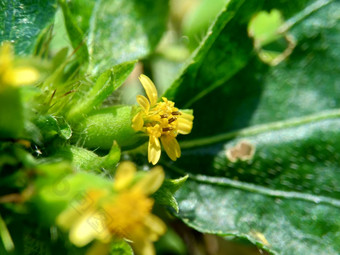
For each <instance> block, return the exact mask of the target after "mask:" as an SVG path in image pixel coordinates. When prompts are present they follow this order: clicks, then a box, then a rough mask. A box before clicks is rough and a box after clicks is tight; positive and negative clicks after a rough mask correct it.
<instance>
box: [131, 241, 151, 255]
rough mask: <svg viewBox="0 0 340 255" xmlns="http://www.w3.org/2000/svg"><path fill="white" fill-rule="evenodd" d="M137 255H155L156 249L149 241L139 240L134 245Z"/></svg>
mask: <svg viewBox="0 0 340 255" xmlns="http://www.w3.org/2000/svg"><path fill="white" fill-rule="evenodd" d="M132 246H133V248H134V251H135V252H136V255H155V254H156V252H155V247H154V246H153V244H152V243H151V242H149V241H148V240H145V239H144V240H139V241H135V242H133V243H132Z"/></svg>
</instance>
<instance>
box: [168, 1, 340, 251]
mask: <svg viewBox="0 0 340 255" xmlns="http://www.w3.org/2000/svg"><path fill="white" fill-rule="evenodd" d="M247 3H248V4H249V3H250V2H247ZM230 4H231V3H230ZM230 4H229V5H230ZM270 7H271V8H276V9H279V10H280V11H282V13H283V14H284V15H285V14H286V15H287V16H284V17H285V18H286V21H285V23H284V24H283V28H282V29H285V30H286V32H287V33H289V34H290V35H291V36H293V37H294V40H295V41H296V46H295V48H294V51H293V52H292V54H291V55H290V56H289V57H286V59H285V60H284V61H283V62H281V63H280V64H279V65H277V66H275V67H270V66H268V65H266V64H265V63H263V62H261V61H260V60H259V59H258V58H257V57H256V56H252V57H249V59H248V60H247V62H246V63H245V65H244V67H243V68H242V69H240V70H238V72H237V73H236V74H234V75H233V77H229V78H227V79H225V80H223V79H224V78H226V77H224V78H223V79H222V80H220V81H218V80H217V81H218V82H221V86H220V87H219V88H216V89H215V90H214V91H211V93H209V94H205V95H204V96H202V97H199V98H197V100H196V101H195V102H193V104H192V105H191V107H192V108H193V110H194V115H195V120H194V127H193V131H192V134H190V135H188V136H186V138H185V141H183V142H181V143H180V144H181V148H182V157H181V158H180V159H178V161H177V162H176V163H174V164H170V163H169V164H166V165H167V167H168V169H170V170H172V171H173V172H177V173H179V174H180V175H184V174H189V178H188V180H187V182H186V185H184V186H183V187H182V188H181V189H180V190H179V191H178V192H177V193H176V195H175V197H176V199H177V201H178V204H179V214H178V216H179V217H180V218H181V219H183V221H184V222H185V223H187V224H188V225H189V226H191V227H193V228H195V229H197V230H199V231H202V232H205V233H215V234H219V235H222V236H236V237H242V238H247V239H248V240H250V241H251V242H253V243H255V244H257V245H258V246H259V247H264V248H265V249H266V250H268V251H269V252H271V253H273V254H281V255H290V254H332V255H336V254H339V251H340V245H339V244H340V235H339V231H338V230H339V228H340V220H339V217H338V215H339V214H340V189H339V187H340V178H339V177H340V166H339V159H340V154H339V151H340V148H339V145H338V144H339V142H338V141H339V139H340V136H339V126H340V110H339V109H340V103H339V102H340V98H339V97H340V96H339V92H338V90H339V82H338V81H339V79H340V65H339V63H340V55H339V54H338V52H340V48H339V43H338V41H339V35H340V33H339V32H340V22H339V18H340V17H339V14H338V13H340V12H339V11H340V4H339V2H336V1H310V2H309V4H308V5H305V6H304V8H303V9H302V10H300V11H298V9H295V12H296V11H298V12H297V13H296V14H295V15H293V16H291V17H290V18H289V19H287V17H289V15H288V14H287V13H289V14H293V13H294V11H293V10H292V9H294V8H293V7H292V5H290V4H288V6H287V8H283V9H281V8H282V5H281V3H278V5H277V6H275V4H274V2H271V3H270ZM255 9H256V8H255ZM263 9H264V10H267V11H268V9H269V7H268V5H267V4H265V5H264V7H263ZM269 10H270V9H269ZM237 16H238V14H237V13H236V14H235V17H237ZM232 22H236V21H235V20H234V19H233V21H231V23H230V24H232ZM230 24H229V25H230ZM229 25H228V24H227V26H226V27H228V26H229ZM230 26H231V25H230ZM239 28H240V29H241V28H242V29H243V30H241V31H238V33H239V34H240V35H242V34H243V37H242V36H240V37H234V38H232V40H233V42H234V45H238V46H237V47H242V42H241V41H246V40H248V39H249V38H248V36H247V34H246V33H245V30H246V27H245V26H244V27H239ZM221 35H222V34H221ZM238 40H241V41H240V42H239V44H238V43H237V42H238ZM219 45H220V47H221V48H220V49H219V50H220V51H223V49H224V46H223V45H222V44H219ZM214 47H216V45H215V46H214ZM225 47H228V46H225ZM213 51H215V49H213V48H211V52H213ZM211 54H212V53H211ZM221 58H222V57H221ZM225 61H227V60H225ZM230 61H233V59H232V58H231V59H230ZM207 64H208V65H209V64H210V65H212V64H211V62H206V63H201V65H202V66H201V67H200V68H201V69H199V73H198V76H200V77H201V80H196V82H197V83H198V84H197V86H200V84H210V83H206V82H207V81H209V80H210V79H216V73H217V74H218V72H219V71H218V70H217V71H213V68H215V66H211V67H209V66H206V65H207ZM217 64H223V62H219V61H217ZM227 66H228V65H225V66H220V67H218V69H220V70H222V69H223V68H225V70H226V72H228V70H227V69H226V67H227ZM207 70H211V75H210V76H209V77H206V76H203V73H205V74H207ZM186 75H188V76H189V73H188V74H186ZM217 76H218V75H217ZM194 77H195V76H194ZM211 77H213V78H211ZM188 79H189V78H188ZM207 86H208V85H207ZM184 89H185V88H181V89H180V90H179V91H181V90H184ZM178 93H179V94H177V95H178V96H179V98H180V99H181V95H182V94H181V93H182V92H178ZM188 93H189V92H188ZM183 98H184V97H183ZM176 103H177V101H176Z"/></svg>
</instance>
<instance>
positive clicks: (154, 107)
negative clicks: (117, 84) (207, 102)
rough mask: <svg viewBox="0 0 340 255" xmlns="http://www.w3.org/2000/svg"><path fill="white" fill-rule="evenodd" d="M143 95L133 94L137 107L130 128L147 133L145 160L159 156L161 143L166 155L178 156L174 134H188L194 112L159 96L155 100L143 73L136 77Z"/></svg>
mask: <svg viewBox="0 0 340 255" xmlns="http://www.w3.org/2000/svg"><path fill="white" fill-rule="evenodd" d="M139 80H140V82H141V83H142V85H143V87H144V90H145V92H146V95H147V98H146V97H144V96H141V95H138V96H137V102H138V104H139V106H140V108H141V110H140V111H139V112H138V113H137V114H136V115H135V116H134V118H133V119H132V128H133V129H134V130H136V131H143V132H145V133H146V134H147V135H148V136H149V146H148V160H149V162H151V163H152V164H154V165H155V164H156V163H157V162H158V160H159V158H160V156H161V144H160V141H161V142H162V145H163V147H164V150H165V152H166V153H167V154H168V156H169V158H171V159H172V160H176V159H177V158H179V157H180V156H181V148H180V147H179V144H178V142H177V140H176V137H177V135H178V134H184V135H185V134H189V133H190V132H191V129H192V122H193V119H194V116H193V115H192V114H188V113H185V112H183V111H180V110H179V109H178V108H176V107H175V103H174V102H172V101H169V100H168V99H167V98H165V97H162V100H163V101H162V102H158V103H157V100H158V95H157V90H156V87H155V85H154V84H153V82H152V81H151V80H150V79H149V78H148V77H147V76H145V75H143V74H142V75H141V76H140V77H139Z"/></svg>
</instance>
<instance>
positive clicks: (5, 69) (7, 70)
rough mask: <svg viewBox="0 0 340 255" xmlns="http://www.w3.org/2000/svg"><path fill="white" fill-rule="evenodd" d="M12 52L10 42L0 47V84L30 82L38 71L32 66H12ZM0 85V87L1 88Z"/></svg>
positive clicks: (16, 84)
mask: <svg viewBox="0 0 340 255" xmlns="http://www.w3.org/2000/svg"><path fill="white" fill-rule="evenodd" d="M13 61H14V54H13V50H12V47H11V44H10V43H7V42H6V43H4V44H3V45H2V46H1V47H0V85H1V87H2V86H8V85H10V86H21V85H28V84H32V83H33V82H35V81H37V79H38V76H39V74H38V71H37V70H36V69H34V68H32V67H27V66H14V64H13ZM1 87H0V88H1Z"/></svg>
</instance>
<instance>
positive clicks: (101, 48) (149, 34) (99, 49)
mask: <svg viewBox="0 0 340 255" xmlns="http://www.w3.org/2000/svg"><path fill="white" fill-rule="evenodd" d="M167 13H168V1H167V0H162V1H152V0H146V1H138V0H133V1H124V0H101V1H97V2H96V4H95V6H94V9H93V12H92V16H91V20H90V29H89V35H88V48H89V53H90V71H93V72H94V73H100V72H101V70H105V69H107V68H109V67H111V66H113V65H117V64H120V63H123V62H126V61H131V60H135V59H140V58H143V57H145V56H147V55H148V54H150V53H151V52H152V51H153V50H154V49H155V47H156V45H157V43H158V42H159V40H160V38H161V36H162V34H163V32H164V30H165V28H166V21H167Z"/></svg>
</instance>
